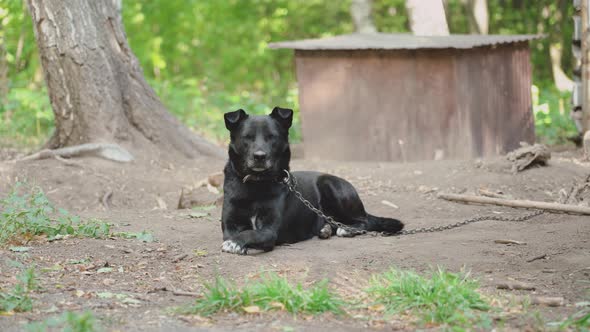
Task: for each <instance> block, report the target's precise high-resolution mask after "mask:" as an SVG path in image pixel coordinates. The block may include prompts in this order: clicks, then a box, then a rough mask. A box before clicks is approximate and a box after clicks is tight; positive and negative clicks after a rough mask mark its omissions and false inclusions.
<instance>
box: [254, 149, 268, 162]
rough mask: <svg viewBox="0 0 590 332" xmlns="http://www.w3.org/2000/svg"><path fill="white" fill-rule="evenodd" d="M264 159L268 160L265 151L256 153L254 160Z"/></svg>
mask: <svg viewBox="0 0 590 332" xmlns="http://www.w3.org/2000/svg"><path fill="white" fill-rule="evenodd" d="M264 159H266V152H264V151H256V152H254V160H257V161H262V160H264Z"/></svg>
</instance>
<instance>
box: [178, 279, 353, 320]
mask: <svg viewBox="0 0 590 332" xmlns="http://www.w3.org/2000/svg"><path fill="white" fill-rule="evenodd" d="M344 304H345V303H344V301H342V300H341V299H340V298H339V297H338V296H337V295H336V294H334V293H333V292H332V291H331V290H330V289H329V288H328V282H327V281H322V282H319V283H317V284H315V285H313V286H311V287H309V288H306V287H303V285H301V284H296V285H293V284H291V283H289V282H288V281H287V279H285V278H282V277H279V276H277V275H276V274H272V273H270V274H268V275H266V276H264V277H263V278H262V279H261V280H259V281H256V282H251V283H248V284H246V285H245V286H243V287H241V288H240V287H237V286H236V285H235V284H233V283H231V282H228V281H226V280H224V279H222V278H217V279H216V281H215V283H213V284H208V285H206V291H205V293H204V294H203V296H202V297H200V298H199V299H197V300H196V301H195V303H194V304H193V305H192V306H190V307H188V308H185V309H183V310H181V311H182V312H183V313H193V314H200V315H204V316H209V315H212V314H214V313H217V312H220V311H234V312H242V313H243V312H247V313H248V312H249V313H257V312H262V311H269V310H286V311H287V312H290V313H293V314H297V313H307V314H319V313H323V312H333V313H336V314H340V313H343V309H342V308H343V306H344Z"/></svg>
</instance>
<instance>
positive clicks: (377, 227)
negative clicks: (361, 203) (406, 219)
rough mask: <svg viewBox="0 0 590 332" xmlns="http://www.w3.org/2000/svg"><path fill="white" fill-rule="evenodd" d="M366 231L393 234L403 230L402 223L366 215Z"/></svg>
mask: <svg viewBox="0 0 590 332" xmlns="http://www.w3.org/2000/svg"><path fill="white" fill-rule="evenodd" d="M367 217H368V218H367V229H366V230H367V231H374V232H384V233H388V234H394V233H397V232H399V231H401V230H402V229H404V223H402V222H401V221H399V220H397V219H393V218H383V217H377V216H374V215H370V214H367Z"/></svg>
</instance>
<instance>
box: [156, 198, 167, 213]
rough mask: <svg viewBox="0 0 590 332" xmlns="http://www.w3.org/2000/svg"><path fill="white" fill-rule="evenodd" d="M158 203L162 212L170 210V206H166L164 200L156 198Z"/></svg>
mask: <svg viewBox="0 0 590 332" xmlns="http://www.w3.org/2000/svg"><path fill="white" fill-rule="evenodd" d="M156 201H157V202H158V208H159V209H160V210H167V209H168V205H167V204H166V202H164V200H163V199H162V198H161V197H160V196H156Z"/></svg>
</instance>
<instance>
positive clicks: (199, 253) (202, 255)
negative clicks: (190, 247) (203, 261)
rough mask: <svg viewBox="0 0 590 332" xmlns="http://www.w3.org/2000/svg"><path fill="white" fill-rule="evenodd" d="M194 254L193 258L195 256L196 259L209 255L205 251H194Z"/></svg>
mask: <svg viewBox="0 0 590 332" xmlns="http://www.w3.org/2000/svg"><path fill="white" fill-rule="evenodd" d="M194 253H195V256H197V257H205V256H207V255H208V254H209V253H208V252H207V250H200V249H195V250H194Z"/></svg>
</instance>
